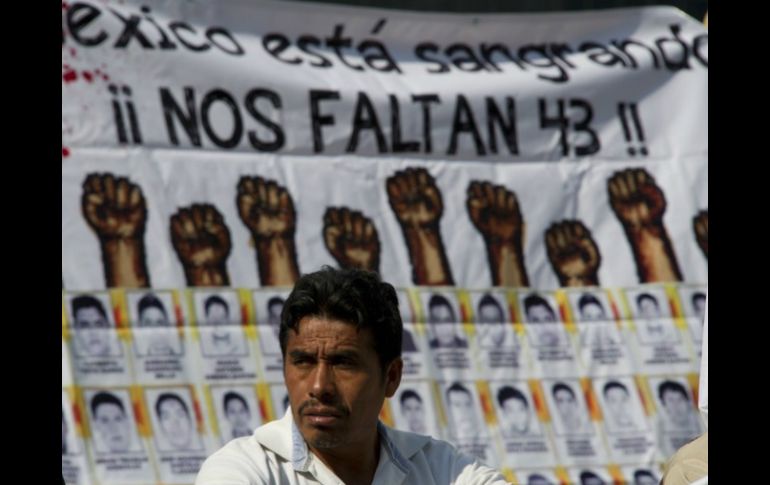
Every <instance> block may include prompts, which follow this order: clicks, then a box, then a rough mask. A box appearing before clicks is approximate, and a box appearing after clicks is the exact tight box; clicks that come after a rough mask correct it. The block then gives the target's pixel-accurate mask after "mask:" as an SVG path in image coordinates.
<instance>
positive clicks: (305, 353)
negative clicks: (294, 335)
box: [289, 350, 315, 359]
mask: <svg viewBox="0 0 770 485" xmlns="http://www.w3.org/2000/svg"><path fill="white" fill-rule="evenodd" d="M289 357H291V358H293V359H298V358H302V357H305V358H307V357H315V352H308V351H307V350H292V351H291V352H289Z"/></svg>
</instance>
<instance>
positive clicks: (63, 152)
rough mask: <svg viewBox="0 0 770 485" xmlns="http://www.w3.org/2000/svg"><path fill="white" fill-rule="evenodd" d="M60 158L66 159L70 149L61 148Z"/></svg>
mask: <svg viewBox="0 0 770 485" xmlns="http://www.w3.org/2000/svg"><path fill="white" fill-rule="evenodd" d="M61 156H62V157H64V158H67V157H68V156H70V149H69V148H67V147H62V149H61Z"/></svg>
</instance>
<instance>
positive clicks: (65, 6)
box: [61, 2, 69, 10]
mask: <svg viewBox="0 0 770 485" xmlns="http://www.w3.org/2000/svg"><path fill="white" fill-rule="evenodd" d="M68 8H69V5H67V2H62V3H61V9H62V10H67V9H68Z"/></svg>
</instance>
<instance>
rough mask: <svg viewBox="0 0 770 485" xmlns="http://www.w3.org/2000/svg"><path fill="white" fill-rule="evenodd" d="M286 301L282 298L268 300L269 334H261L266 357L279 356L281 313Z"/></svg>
mask: <svg viewBox="0 0 770 485" xmlns="http://www.w3.org/2000/svg"><path fill="white" fill-rule="evenodd" d="M284 302H285V300H284V299H283V298H282V297H280V296H273V297H271V298H270V299H269V300H267V305H266V306H267V324H268V325H269V326H270V331H269V332H267V331H266V332H260V334H259V343H260V346H261V347H262V352H263V353H264V354H265V355H278V354H279V353H280V352H281V346H280V343H279V342H278V332H279V331H280V330H281V311H282V310H283V305H284Z"/></svg>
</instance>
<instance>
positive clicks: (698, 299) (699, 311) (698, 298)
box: [692, 291, 706, 322]
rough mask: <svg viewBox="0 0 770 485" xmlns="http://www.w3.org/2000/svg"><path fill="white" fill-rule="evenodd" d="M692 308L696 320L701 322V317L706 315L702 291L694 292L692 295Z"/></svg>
mask: <svg viewBox="0 0 770 485" xmlns="http://www.w3.org/2000/svg"><path fill="white" fill-rule="evenodd" d="M692 308H693V311H695V314H696V315H697V316H698V319H699V320H700V321H701V322H703V316H704V315H705V313H706V294H705V293H703V292H702V291H696V292H695V293H693V294H692Z"/></svg>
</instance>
